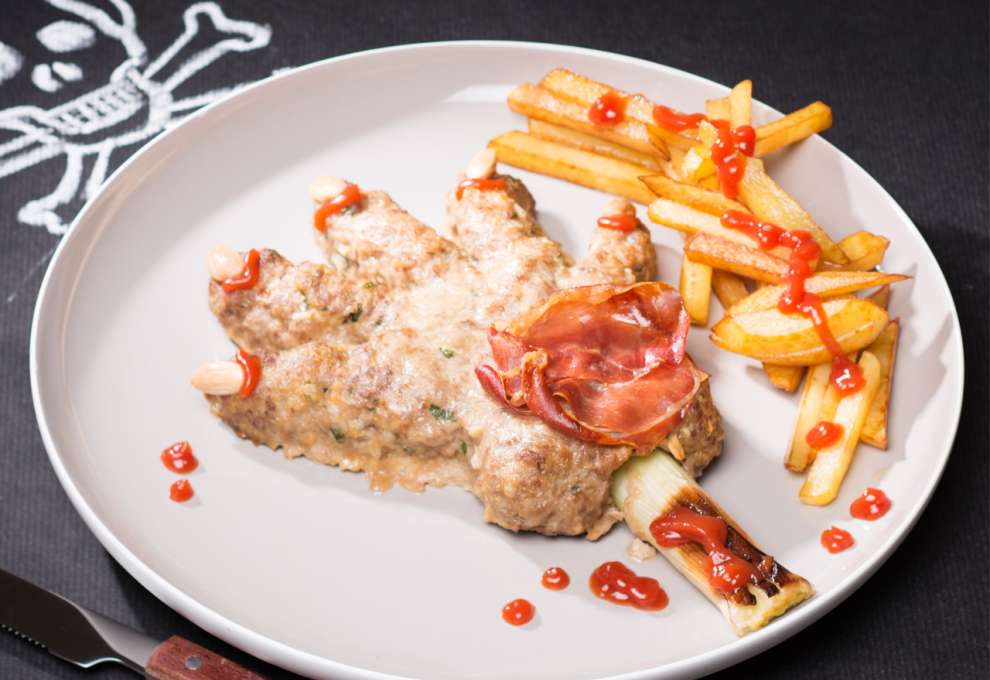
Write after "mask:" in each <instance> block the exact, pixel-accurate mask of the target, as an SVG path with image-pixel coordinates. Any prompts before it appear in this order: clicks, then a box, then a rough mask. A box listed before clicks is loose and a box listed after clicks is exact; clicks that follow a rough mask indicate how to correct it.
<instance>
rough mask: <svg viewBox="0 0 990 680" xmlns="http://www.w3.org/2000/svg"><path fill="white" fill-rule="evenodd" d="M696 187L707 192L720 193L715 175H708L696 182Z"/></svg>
mask: <svg viewBox="0 0 990 680" xmlns="http://www.w3.org/2000/svg"><path fill="white" fill-rule="evenodd" d="M698 186H699V187H701V188H703V189H708V190H709V191H721V187H720V186H719V183H718V176H717V175H709V176H708V177H705V178H704V179H702V180H700V181H699V182H698Z"/></svg>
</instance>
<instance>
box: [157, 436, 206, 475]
mask: <svg viewBox="0 0 990 680" xmlns="http://www.w3.org/2000/svg"><path fill="white" fill-rule="evenodd" d="M161 459H162V463H163V464H164V465H165V467H166V468H168V470H169V471H170V472H174V473H176V474H179V475H184V474H188V473H190V472H192V471H193V470H195V469H196V468H197V467H199V461H198V460H196V456H194V455H193V450H192V446H190V445H189V442H186V441H182V442H176V443H174V444H172V445H171V446H169V447H168V448H166V449H165V450H164V451H162V455H161Z"/></svg>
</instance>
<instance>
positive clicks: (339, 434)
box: [330, 427, 344, 443]
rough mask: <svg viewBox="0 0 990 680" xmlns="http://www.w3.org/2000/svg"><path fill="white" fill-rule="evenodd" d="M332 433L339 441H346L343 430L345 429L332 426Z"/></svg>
mask: <svg viewBox="0 0 990 680" xmlns="http://www.w3.org/2000/svg"><path fill="white" fill-rule="evenodd" d="M330 434H332V435H333V438H334V439H336V440H337V443H340V442H342V441H344V432H343V430H338V429H337V428H336V427H331V428H330Z"/></svg>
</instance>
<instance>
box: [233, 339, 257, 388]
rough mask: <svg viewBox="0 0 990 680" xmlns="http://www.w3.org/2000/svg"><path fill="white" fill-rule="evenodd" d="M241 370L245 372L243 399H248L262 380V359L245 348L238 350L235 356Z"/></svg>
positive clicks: (242, 384) (242, 386)
mask: <svg viewBox="0 0 990 680" xmlns="http://www.w3.org/2000/svg"><path fill="white" fill-rule="evenodd" d="M234 361H236V362H237V363H238V364H239V365H240V367H241V370H242V371H243V372H244V382H242V383H241V391H240V392H239V394H240V395H241V399H247V398H248V397H250V396H251V393H252V392H254V388H255V387H257V386H258V383H259V382H260V381H261V359H260V358H259V357H256V356H255V355H253V354H248V353H247V352H245V351H244V350H243V349H239V350H237V354H236V355H235V356H234Z"/></svg>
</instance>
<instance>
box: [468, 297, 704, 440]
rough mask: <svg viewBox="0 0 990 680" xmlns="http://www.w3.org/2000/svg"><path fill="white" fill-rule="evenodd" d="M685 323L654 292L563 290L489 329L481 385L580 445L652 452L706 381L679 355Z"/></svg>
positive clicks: (676, 308)
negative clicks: (489, 359)
mask: <svg viewBox="0 0 990 680" xmlns="http://www.w3.org/2000/svg"><path fill="white" fill-rule="evenodd" d="M689 326H690V319H689V318H688V315H687V313H686V312H685V311H684V306H683V304H682V303H681V298H680V295H678V293H677V291H676V290H675V289H674V288H671V287H670V286H668V285H666V284H664V283H660V282H648V283H637V284H633V285H631V286H613V285H600V286H586V287H581V288H571V289H568V290H563V291H561V292H559V293H557V294H555V295H553V296H552V297H551V298H550V300H549V301H548V302H547V303H546V304H545V305H543V307H541V308H539V309H536V310H533V311H532V312H530V313H528V314H526V315H524V316H523V317H521V318H519V319H517V320H516V321H514V322H513V323H511V324H510V325H509V326H508V327H507V328H506V329H505V330H501V331H500V330H496V329H495V328H492V329H490V330H489V333H488V341H489V344H490V345H491V348H492V358H493V359H494V365H491V364H482V365H481V366H478V367H477V368H476V369H475V373H476V375H477V376H478V380H479V381H480V382H481V385H482V386H483V387H484V388H485V390H487V391H488V393H489V394H491V395H492V396H493V397H495V398H496V399H499V400H500V401H502V402H503V403H505V404H506V405H507V406H509V407H511V408H513V409H515V410H516V411H518V412H520V413H523V414H529V415H535V416H538V417H539V418H541V419H542V420H543V421H544V422H545V423H547V425H549V426H550V427H553V428H555V429H558V430H561V431H563V432H566V433H568V434H570V435H571V436H574V437H576V438H578V439H582V440H585V441H592V442H596V443H599V444H628V445H631V446H635V447H637V448H641V449H643V448H651V447H653V446H655V445H656V444H658V443H659V442H660V441H662V440H663V438H664V437H665V436H666V435H667V434H668V433H669V432H670V431H671V430H672V429H673V428H674V427H676V426H677V424H678V423H679V422H680V421H681V418H682V416H683V413H684V411H685V409H686V408H687V407H688V405H690V403H691V400H692V399H693V398H694V395H695V394H696V393H697V391H698V387H699V385H700V384H701V381H702V380H703V379H704V378H705V374H704V373H703V372H702V371H700V370H698V369H697V368H696V367H695V365H694V363H693V362H692V361H691V359H690V357H688V356H687V355H686V354H685V346H686V340H687V332H688V328H689Z"/></svg>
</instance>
